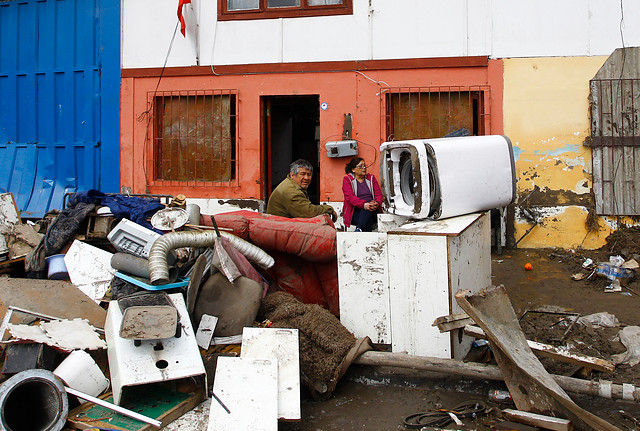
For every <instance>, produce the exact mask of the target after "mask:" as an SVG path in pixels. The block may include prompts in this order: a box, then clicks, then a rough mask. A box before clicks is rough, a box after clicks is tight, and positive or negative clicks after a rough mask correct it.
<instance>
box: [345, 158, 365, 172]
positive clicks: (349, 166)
mask: <svg viewBox="0 0 640 431" xmlns="http://www.w3.org/2000/svg"><path fill="white" fill-rule="evenodd" d="M363 160H364V159H363V158H362V157H354V158H352V159H351V160H349V163H347V165H346V166H345V167H344V171H345V172H346V173H347V174H351V173H353V168H355V167H356V166H358V163H360V162H361V161H363Z"/></svg>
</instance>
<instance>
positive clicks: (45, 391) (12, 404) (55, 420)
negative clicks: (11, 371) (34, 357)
mask: <svg viewBox="0 0 640 431" xmlns="http://www.w3.org/2000/svg"><path fill="white" fill-rule="evenodd" d="M68 412H69V399H68V398H67V396H66V394H65V391H64V387H63V386H62V383H61V382H60V380H58V378H57V377H56V376H55V375H54V374H53V373H52V372H51V371H48V370H39V369H33V370H26V371H22V372H20V373H18V374H16V375H14V376H12V377H10V378H9V379H7V380H6V381H5V382H4V383H3V384H2V385H0V428H1V429H3V430H4V429H7V430H19V429H25V430H34V431H45V430H46V431H60V430H62V429H63V428H64V424H65V423H66V421H67V414H68Z"/></svg>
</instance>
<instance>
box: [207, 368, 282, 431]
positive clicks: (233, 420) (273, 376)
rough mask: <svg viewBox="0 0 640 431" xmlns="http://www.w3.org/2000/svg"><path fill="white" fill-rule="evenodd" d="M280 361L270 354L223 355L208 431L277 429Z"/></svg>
mask: <svg viewBox="0 0 640 431" xmlns="http://www.w3.org/2000/svg"><path fill="white" fill-rule="evenodd" d="M277 362H278V361H277V360H276V359H269V358H233V357H228V356H221V357H219V358H218V362H217V364H216V377H215V380H214V382H213V395H214V397H213V400H212V401H211V410H210V411H209V427H208V428H207V431H236V430H263V431H277V429H278V363H277ZM216 398H217V400H216Z"/></svg>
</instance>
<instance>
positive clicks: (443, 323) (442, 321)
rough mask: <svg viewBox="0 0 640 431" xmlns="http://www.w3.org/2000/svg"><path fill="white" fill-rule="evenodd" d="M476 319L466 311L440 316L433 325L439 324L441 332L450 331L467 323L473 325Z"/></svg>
mask: <svg viewBox="0 0 640 431" xmlns="http://www.w3.org/2000/svg"><path fill="white" fill-rule="evenodd" d="M473 324H474V321H473V319H472V318H471V317H469V316H468V315H467V314H466V313H458V314H449V315H448V316H440V317H438V318H437V319H436V320H434V321H433V324H432V325H431V326H437V327H438V329H439V330H440V332H449V331H453V330H454V329H460V328H464V327H465V326H467V325H473Z"/></svg>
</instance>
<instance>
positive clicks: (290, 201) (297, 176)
mask: <svg viewBox="0 0 640 431" xmlns="http://www.w3.org/2000/svg"><path fill="white" fill-rule="evenodd" d="M312 175H313V166H311V163H309V162H308V161H306V160H303V159H298V160H296V161H295V162H293V163H291V166H290V167H289V175H288V176H287V178H285V179H284V180H282V182H281V183H280V184H278V187H276V188H275V190H274V191H273V193H271V196H269V203H268V204H267V214H273V215H277V216H280V217H289V218H297V217H302V218H311V217H315V216H317V215H320V214H329V215H330V216H331V219H332V220H333V221H336V218H337V215H336V212H335V211H334V209H333V207H332V206H331V205H314V204H312V203H311V201H310V200H309V195H308V194H307V187H309V184H310V183H311V176H312Z"/></svg>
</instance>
